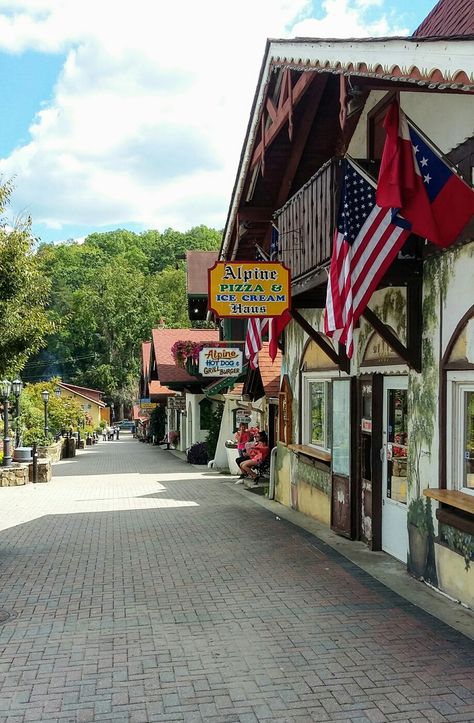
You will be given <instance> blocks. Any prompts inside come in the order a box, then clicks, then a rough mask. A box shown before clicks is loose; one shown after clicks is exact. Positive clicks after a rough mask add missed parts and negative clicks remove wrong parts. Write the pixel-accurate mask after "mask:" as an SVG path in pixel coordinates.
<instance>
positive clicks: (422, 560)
mask: <svg viewBox="0 0 474 723" xmlns="http://www.w3.org/2000/svg"><path fill="white" fill-rule="evenodd" d="M408 544H409V565H408V567H409V570H410V572H411V573H412V574H413V575H415V576H416V577H423V576H424V574H425V569H426V560H427V558H428V535H427V533H426V532H420V530H419V529H418V527H416V526H415V525H412V524H408Z"/></svg>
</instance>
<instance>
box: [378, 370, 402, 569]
mask: <svg viewBox="0 0 474 723" xmlns="http://www.w3.org/2000/svg"><path fill="white" fill-rule="evenodd" d="M407 388H408V378H407V377H385V378H384V385H383V390H384V393H383V422H382V450H381V458H382V550H385V552H388V553H389V555H393V557H396V558H397V559H398V560H401V561H402V562H404V563H406V561H407V552H408V531H407V453H408V413H407V411H408V398H407V397H408V389H407Z"/></svg>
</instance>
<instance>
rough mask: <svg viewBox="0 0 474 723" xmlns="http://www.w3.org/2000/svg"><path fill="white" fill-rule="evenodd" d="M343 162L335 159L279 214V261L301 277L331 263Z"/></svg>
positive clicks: (294, 275)
mask: <svg viewBox="0 0 474 723" xmlns="http://www.w3.org/2000/svg"><path fill="white" fill-rule="evenodd" d="M338 187H339V161H338V160H336V159H331V160H330V161H328V162H327V163H325V165H324V166H322V168H320V170H319V171H318V172H317V173H316V174H315V175H314V176H313V177H312V178H311V179H310V180H309V181H308V182H307V183H306V184H305V185H304V186H303V187H302V188H301V190H300V191H298V193H296V194H295V195H294V196H293V197H292V198H290V200H289V201H287V203H286V204H285V205H284V206H283V208H281V209H280V210H279V211H278V212H277V214H276V224H277V226H278V228H279V231H280V238H279V247H280V248H279V260H281V261H282V262H283V263H284V264H285V265H286V266H288V267H289V268H290V269H291V277H292V282H293V285H295V283H294V282H295V281H296V282H297V283H296V287H298V286H299V284H298V279H300V278H301V277H303V276H307V275H308V274H311V272H314V271H315V270H317V269H318V268H319V267H321V266H323V265H327V264H328V263H329V262H330V260H331V251H332V237H333V234H334V224H335V220H336V212H337V198H338Z"/></svg>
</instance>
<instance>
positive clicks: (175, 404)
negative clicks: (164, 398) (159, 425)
mask: <svg viewBox="0 0 474 723" xmlns="http://www.w3.org/2000/svg"><path fill="white" fill-rule="evenodd" d="M168 409H174V410H175V411H177V412H184V410H185V409H186V399H185V398H184V397H169V398H168Z"/></svg>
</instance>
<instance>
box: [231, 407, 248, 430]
mask: <svg viewBox="0 0 474 723" xmlns="http://www.w3.org/2000/svg"><path fill="white" fill-rule="evenodd" d="M251 421H252V415H251V413H250V412H249V411H247V410H246V409H236V410H235V424H236V426H237V427H238V426H239V424H250V422H251Z"/></svg>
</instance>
